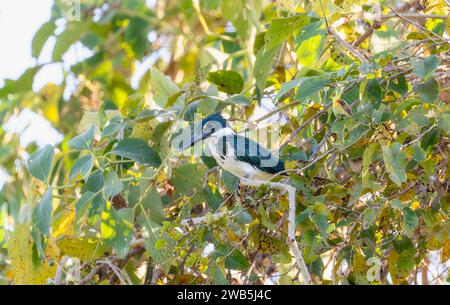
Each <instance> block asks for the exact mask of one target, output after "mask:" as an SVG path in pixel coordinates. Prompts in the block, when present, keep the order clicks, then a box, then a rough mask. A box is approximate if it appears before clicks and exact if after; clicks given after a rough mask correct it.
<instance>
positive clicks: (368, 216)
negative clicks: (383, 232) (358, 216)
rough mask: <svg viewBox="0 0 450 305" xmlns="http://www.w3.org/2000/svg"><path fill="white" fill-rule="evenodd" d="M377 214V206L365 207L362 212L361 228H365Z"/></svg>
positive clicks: (373, 220)
mask: <svg viewBox="0 0 450 305" xmlns="http://www.w3.org/2000/svg"><path fill="white" fill-rule="evenodd" d="M377 216H378V209H377V208H367V209H365V210H364V212H363V229H364V230H367V229H368V228H369V227H370V226H371V225H372V224H373V223H374V222H375V220H376V218H377Z"/></svg>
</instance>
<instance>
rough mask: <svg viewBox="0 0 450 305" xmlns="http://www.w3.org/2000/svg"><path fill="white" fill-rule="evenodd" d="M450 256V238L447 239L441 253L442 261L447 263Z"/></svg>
mask: <svg viewBox="0 0 450 305" xmlns="http://www.w3.org/2000/svg"><path fill="white" fill-rule="evenodd" d="M449 258H450V238H447V239H445V243H444V248H443V249H442V253H441V263H442V264H443V263H445V262H446V261H447V260H448V259H449Z"/></svg>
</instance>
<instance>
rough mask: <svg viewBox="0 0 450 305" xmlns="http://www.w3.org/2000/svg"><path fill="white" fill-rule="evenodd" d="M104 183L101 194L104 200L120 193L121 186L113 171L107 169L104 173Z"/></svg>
mask: <svg viewBox="0 0 450 305" xmlns="http://www.w3.org/2000/svg"><path fill="white" fill-rule="evenodd" d="M104 177H105V182H104V185H103V194H104V196H105V198H106V199H109V198H111V197H113V196H115V195H117V194H119V193H120V192H121V191H122V188H123V184H122V181H120V179H119V177H118V176H117V174H116V172H115V171H114V170H113V169H111V168H110V169H108V170H107V171H106V173H104Z"/></svg>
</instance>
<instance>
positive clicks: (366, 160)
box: [361, 143, 381, 191]
mask: <svg viewBox="0 0 450 305" xmlns="http://www.w3.org/2000/svg"><path fill="white" fill-rule="evenodd" d="M379 148H380V147H379V145H378V143H372V144H370V145H369V147H367V148H366V150H365V151H364V154H363V167H362V172H361V178H362V185H363V187H366V188H369V189H372V190H375V191H377V190H380V189H381V185H380V184H379V183H378V182H376V181H375V177H373V175H372V174H371V173H370V166H371V164H372V161H373V160H374V156H375V154H376V153H377V151H378V150H379Z"/></svg>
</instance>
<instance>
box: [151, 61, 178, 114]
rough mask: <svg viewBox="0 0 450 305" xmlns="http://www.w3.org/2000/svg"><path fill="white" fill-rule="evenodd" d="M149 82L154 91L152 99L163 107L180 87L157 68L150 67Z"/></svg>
mask: <svg viewBox="0 0 450 305" xmlns="http://www.w3.org/2000/svg"><path fill="white" fill-rule="evenodd" d="M150 74H151V78H150V84H151V86H152V88H153V91H154V94H155V96H154V99H155V102H156V104H158V105H159V106H161V107H165V105H166V104H167V101H168V100H169V97H170V96H172V95H174V94H176V93H178V91H180V89H179V88H178V86H177V84H175V83H174V82H173V81H172V80H171V79H170V78H169V77H167V76H165V75H164V74H162V73H161V72H160V71H159V70H158V69H157V68H155V67H152V68H151V70H150Z"/></svg>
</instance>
